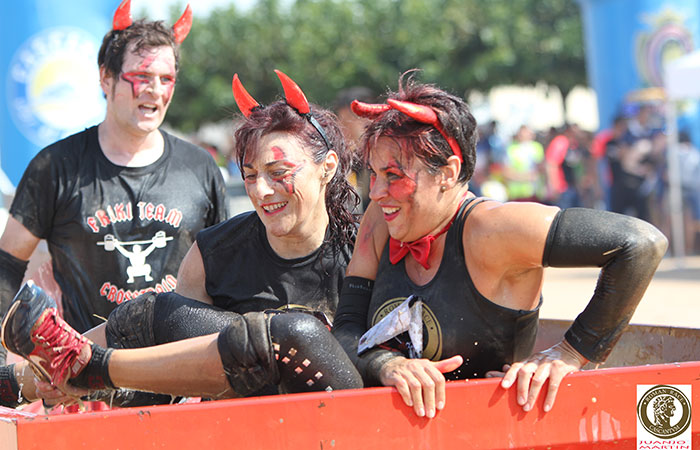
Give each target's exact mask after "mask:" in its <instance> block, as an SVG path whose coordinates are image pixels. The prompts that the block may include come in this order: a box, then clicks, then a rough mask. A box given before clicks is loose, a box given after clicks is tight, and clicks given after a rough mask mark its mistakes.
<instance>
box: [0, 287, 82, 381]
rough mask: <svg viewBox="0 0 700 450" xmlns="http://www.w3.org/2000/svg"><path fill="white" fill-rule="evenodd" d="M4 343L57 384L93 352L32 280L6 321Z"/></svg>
mask: <svg viewBox="0 0 700 450" xmlns="http://www.w3.org/2000/svg"><path fill="white" fill-rule="evenodd" d="M2 345H4V346H5V348H7V349H8V350H9V351H11V352H12V353H16V354H18V355H20V356H22V357H24V358H25V359H26V360H27V361H29V363H30V365H31V367H32V369H33V370H34V373H36V375H37V376H38V377H39V378H40V379H42V380H44V381H47V382H51V383H53V384H54V385H62V384H63V383H64V382H65V381H66V380H68V379H69V378H72V377H74V376H75V375H77V374H78V373H80V371H81V370H82V369H83V368H84V367H85V366H86V365H87V363H88V362H89V361H90V356H91V354H92V351H91V349H90V341H89V340H88V339H87V338H85V337H83V336H82V335H81V334H79V333H78V332H77V331H75V330H74V329H73V328H71V327H70V326H69V325H68V324H67V323H65V322H64V321H63V319H62V318H60V317H59V316H58V310H57V309H56V302H54V300H53V299H52V298H51V297H49V296H48V295H47V294H46V293H45V292H44V291H43V290H41V288H39V287H38V286H36V285H35V284H34V283H33V282H32V281H31V280H30V281H27V283H25V284H24V286H22V288H21V289H20V290H19V292H18V293H17V295H16V296H15V299H14V301H13V303H12V305H11V306H10V309H9V311H8V312H7V315H6V316H5V319H4V320H3V322H2Z"/></svg>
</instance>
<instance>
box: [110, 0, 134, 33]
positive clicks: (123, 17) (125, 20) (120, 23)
mask: <svg viewBox="0 0 700 450" xmlns="http://www.w3.org/2000/svg"><path fill="white" fill-rule="evenodd" d="M132 23H133V21H132V20H131V0H124V1H123V2H122V3H121V5H119V7H118V8H117V10H116V11H114V19H112V29H113V30H123V29H125V28H128V27H129V26H130V25H131V24H132Z"/></svg>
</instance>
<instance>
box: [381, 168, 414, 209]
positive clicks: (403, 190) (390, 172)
mask: <svg viewBox="0 0 700 450" xmlns="http://www.w3.org/2000/svg"><path fill="white" fill-rule="evenodd" d="M384 173H385V174H386V179H387V183H388V186H387V191H388V192H389V195H390V196H391V197H393V198H394V199H396V200H398V201H400V202H405V201H408V200H410V199H411V197H413V194H415V192H416V188H417V184H416V181H415V180H414V179H413V178H411V177H409V176H408V175H407V174H406V173H405V172H404V171H403V170H402V168H401V166H400V165H399V164H398V163H397V162H396V161H392V162H391V163H389V165H388V166H387V168H386V169H385V170H384Z"/></svg>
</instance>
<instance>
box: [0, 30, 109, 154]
mask: <svg viewBox="0 0 700 450" xmlns="http://www.w3.org/2000/svg"><path fill="white" fill-rule="evenodd" d="M98 45H99V43H98V42H97V40H96V38H95V37H93V36H92V35H91V34H89V33H88V32H86V31H85V30H82V29H80V28H72V27H57V28H47V29H44V30H42V31H41V32H39V33H37V34H35V35H33V36H31V37H30V38H29V39H27V41H25V42H24V44H22V45H21V46H20V47H19V49H18V50H17V52H16V53H15V54H14V56H13V58H12V61H11V62H10V67H9V73H8V78H7V87H6V88H7V102H8V108H9V110H10V114H11V116H12V119H13V121H14V122H15V125H16V126H17V128H18V129H19V130H20V131H21V133H22V134H23V135H24V136H25V137H26V138H27V139H28V140H29V141H31V142H32V143H34V144H35V145H37V146H39V147H44V146H46V145H48V144H50V143H52V142H54V141H56V140H58V139H61V138H64V137H66V136H68V135H70V134H73V133H75V132H77V131H80V130H82V129H83V128H85V127H87V126H90V125H93V124H95V123H97V122H99V121H101V120H102V119H103V117H104V109H105V100H104V98H103V97H102V90H101V89H100V83H99V79H100V75H99V70H98V69H97V64H96V63H97V49H98Z"/></svg>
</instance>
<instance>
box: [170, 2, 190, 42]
mask: <svg viewBox="0 0 700 450" xmlns="http://www.w3.org/2000/svg"><path fill="white" fill-rule="evenodd" d="M190 28H192V8H190V5H189V4H188V5H187V8H185V12H183V13H182V15H181V16H180V18H179V19H177V22H175V25H173V32H174V33H175V42H177V44H178V45H180V44H182V41H184V40H185V38H186V37H187V35H188V34H189V33H190Z"/></svg>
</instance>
